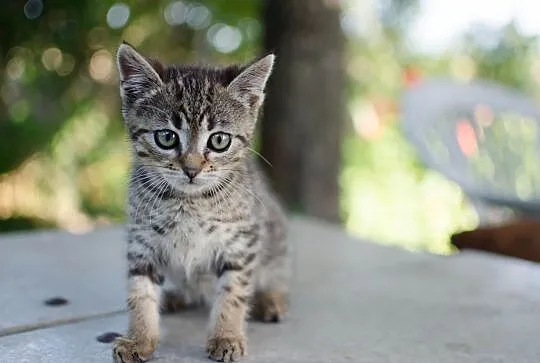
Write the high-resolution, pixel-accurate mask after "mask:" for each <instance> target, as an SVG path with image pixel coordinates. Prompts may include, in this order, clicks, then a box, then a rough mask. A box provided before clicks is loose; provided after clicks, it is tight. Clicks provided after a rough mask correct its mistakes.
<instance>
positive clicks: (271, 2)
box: [261, 0, 345, 222]
mask: <svg viewBox="0 0 540 363" xmlns="http://www.w3.org/2000/svg"><path fill="white" fill-rule="evenodd" d="M339 3H340V2H339V1H330V0H264V2H263V4H264V6H263V20H264V28H265V34H264V48H265V51H266V52H274V53H275V54H276V64H275V67H274V72H273V74H272V76H271V77H270V80H269V83H268V89H267V98H266V101H265V107H264V113H263V120H262V139H261V142H262V145H261V153H262V155H264V156H265V157H266V158H267V159H268V160H270V162H271V163H272V167H268V168H267V171H268V174H269V176H270V178H271V180H272V181H273V183H274V187H275V189H276V191H277V192H278V193H279V195H280V196H281V198H282V199H283V200H284V201H285V203H286V204H287V206H288V207H289V209H291V210H293V211H297V212H301V213H304V214H307V215H310V216H314V217H317V218H322V219H325V220H329V221H332V222H337V221H339V198H338V194H339V188H338V172H339V170H340V160H341V156H340V139H341V130H342V125H343V116H344V103H343V97H342V93H343V88H344V85H345V84H344V74H343V69H342V63H343V62H342V57H343V50H344V37H343V34H342V30H341V27H340V20H339V16H340V9H339Z"/></svg>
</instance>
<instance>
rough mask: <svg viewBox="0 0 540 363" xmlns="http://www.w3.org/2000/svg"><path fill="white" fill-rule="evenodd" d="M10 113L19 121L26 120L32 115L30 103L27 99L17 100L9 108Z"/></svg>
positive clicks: (14, 119) (12, 117)
mask: <svg viewBox="0 0 540 363" xmlns="http://www.w3.org/2000/svg"><path fill="white" fill-rule="evenodd" d="M9 115H10V116H11V119H12V120H13V121H15V122H17V123H21V122H24V120H26V119H27V118H28V115H30V104H29V103H28V101H27V100H20V101H17V102H15V103H14V104H13V105H11V107H10V108H9Z"/></svg>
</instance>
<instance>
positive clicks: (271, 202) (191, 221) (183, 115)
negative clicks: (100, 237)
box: [113, 43, 289, 363]
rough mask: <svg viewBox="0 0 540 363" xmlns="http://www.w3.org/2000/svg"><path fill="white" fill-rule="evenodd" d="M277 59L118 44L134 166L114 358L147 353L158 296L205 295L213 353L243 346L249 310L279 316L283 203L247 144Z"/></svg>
mask: <svg viewBox="0 0 540 363" xmlns="http://www.w3.org/2000/svg"><path fill="white" fill-rule="evenodd" d="M273 63H274V55H268V56H266V57H264V58H262V59H260V60H258V61H256V62H253V63H251V64H249V65H244V66H239V65H234V66H228V67H222V68H210V67H203V66H186V65H184V66H180V65H164V64H162V63H161V62H159V61H157V60H152V59H149V58H147V57H145V56H143V55H141V54H139V53H138V52H137V51H136V50H135V49H134V48H133V47H131V46H130V45H129V44H127V43H123V44H122V45H121V46H120V47H119V50H118V53H117V66H118V69H119V74H120V94H121V100H122V116H123V118H124V121H125V124H126V127H127V129H128V133H129V136H130V145H131V149H132V171H131V179H130V183H129V188H128V200H129V203H128V224H127V233H128V241H127V242H128V247H127V248H128V252H127V260H128V271H129V272H128V286H129V287H128V309H129V329H128V334H127V336H126V337H120V338H117V339H116V341H115V342H114V346H113V357H114V360H115V361H116V362H124V363H131V362H140V361H141V360H145V359H147V358H149V357H150V356H151V355H152V353H153V352H154V351H155V349H156V347H157V345H158V342H159V318H160V313H161V312H162V311H161V310H160V309H163V308H169V309H170V308H179V307H182V306H187V305H191V304H197V303H199V302H201V301H202V302H204V303H205V304H208V306H209V307H210V316H209V322H208V323H209V324H208V339H207V342H206V350H207V353H208V356H209V358H211V359H213V360H217V361H236V360H238V359H240V358H241V357H242V356H244V355H246V354H247V348H246V337H245V321H246V320H247V318H248V317H249V316H251V317H253V318H256V319H260V320H262V321H267V322H277V321H279V320H281V319H282V318H283V316H284V314H285V312H286V306H287V300H288V280H289V263H288V262H289V258H288V257H289V247H288V246H287V244H286V241H285V237H286V228H285V223H286V220H285V213H284V210H283V209H282V207H281V206H280V204H279V203H278V201H277V198H276V197H275V196H274V195H273V193H272V192H271V189H270V188H269V186H268V183H267V181H266V180H265V179H264V178H263V176H262V173H261V172H260V171H259V169H258V166H257V164H256V163H255V160H254V159H253V158H252V155H253V150H252V149H251V148H250V146H251V142H252V138H253V134H254V131H255V126H256V123H257V119H258V113H259V110H260V107H261V105H262V103H263V100H264V89H265V86H266V82H267V80H268V78H269V76H270V73H271V71H272V67H273ZM163 282H165V284H168V285H171V286H172V289H166V288H165V285H164V284H163ZM250 307H251V309H250Z"/></svg>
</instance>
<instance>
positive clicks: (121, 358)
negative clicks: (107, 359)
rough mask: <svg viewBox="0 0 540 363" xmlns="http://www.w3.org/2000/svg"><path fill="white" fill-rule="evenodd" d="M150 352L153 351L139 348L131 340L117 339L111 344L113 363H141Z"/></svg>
mask: <svg viewBox="0 0 540 363" xmlns="http://www.w3.org/2000/svg"><path fill="white" fill-rule="evenodd" d="M150 350H152V351H153V349H148V348H144V347H141V346H140V344H137V342H135V340H133V339H130V338H125V337H119V338H116V340H115V341H114V343H113V349H112V356H113V361H114V362H115V363H143V362H145V361H146V360H147V359H148V357H149V356H150V355H151V353H152V352H151V351H150Z"/></svg>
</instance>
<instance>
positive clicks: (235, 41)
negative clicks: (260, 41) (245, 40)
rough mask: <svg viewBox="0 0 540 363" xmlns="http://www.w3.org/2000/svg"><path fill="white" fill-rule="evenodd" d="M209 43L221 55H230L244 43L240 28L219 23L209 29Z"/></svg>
mask: <svg viewBox="0 0 540 363" xmlns="http://www.w3.org/2000/svg"><path fill="white" fill-rule="evenodd" d="M207 39H208V41H209V42H210V43H211V44H212V45H213V46H214V48H215V49H216V50H217V51H218V52H221V53H230V52H233V51H235V50H236V49H238V47H239V46H240V44H241V43H242V33H241V32H240V30H238V28H236V27H233V26H230V25H226V24H222V23H218V24H215V25H213V26H212V27H211V28H210V29H208V33H207Z"/></svg>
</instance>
